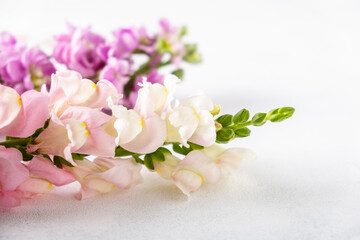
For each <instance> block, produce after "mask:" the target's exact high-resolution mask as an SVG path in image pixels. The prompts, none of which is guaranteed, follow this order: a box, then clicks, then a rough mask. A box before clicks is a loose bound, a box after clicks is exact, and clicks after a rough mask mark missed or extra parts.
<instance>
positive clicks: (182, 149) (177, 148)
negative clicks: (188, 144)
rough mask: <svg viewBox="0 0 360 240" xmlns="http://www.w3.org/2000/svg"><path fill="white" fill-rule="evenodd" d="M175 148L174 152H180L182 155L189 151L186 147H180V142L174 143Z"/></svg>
mask: <svg viewBox="0 0 360 240" xmlns="http://www.w3.org/2000/svg"><path fill="white" fill-rule="evenodd" d="M173 150H174V152H176V153H180V154H182V155H186V154H187V153H188V152H187V151H186V150H185V149H184V148H182V147H180V145H179V144H178V143H173Z"/></svg>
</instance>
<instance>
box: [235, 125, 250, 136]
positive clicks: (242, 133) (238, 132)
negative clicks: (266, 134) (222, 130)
mask: <svg viewBox="0 0 360 240" xmlns="http://www.w3.org/2000/svg"><path fill="white" fill-rule="evenodd" d="M234 132H235V136H236V137H239V138H242V137H248V136H249V135H250V133H251V130H250V129H248V128H247V127H242V128H238V129H235V131H234Z"/></svg>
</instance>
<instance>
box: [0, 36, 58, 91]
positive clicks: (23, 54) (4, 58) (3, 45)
mask: <svg viewBox="0 0 360 240" xmlns="http://www.w3.org/2000/svg"><path fill="white" fill-rule="evenodd" d="M54 72H55V67H54V66H53V64H52V63H51V61H50V59H49V58H48V57H47V56H46V54H45V53H44V52H42V51H41V50H40V49H39V48H38V47H33V48H30V49H27V48H26V47H25V46H23V45H20V44H18V43H17V41H16V39H15V37H13V36H12V35H10V34H9V33H7V32H2V33H1V34H0V81H1V80H2V81H3V84H5V85H6V86H10V87H12V88H14V89H15V90H16V91H17V92H18V93H19V94H21V93H23V92H24V91H26V90H29V89H33V88H35V89H40V87H41V85H42V84H44V83H46V82H48V81H49V79H50V75H51V74H52V73H54Z"/></svg>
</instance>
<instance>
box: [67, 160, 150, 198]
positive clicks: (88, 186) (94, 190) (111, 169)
mask: <svg viewBox="0 0 360 240" xmlns="http://www.w3.org/2000/svg"><path fill="white" fill-rule="evenodd" d="M66 169H67V170H68V171H69V172H71V173H72V174H73V176H74V177H75V178H76V180H77V181H79V182H80V183H81V199H87V198H89V197H93V196H96V195H99V194H103V193H107V192H110V191H112V190H113V189H114V188H115V187H117V188H119V189H129V188H131V187H133V186H135V185H137V184H139V183H142V181H143V178H142V176H141V174H140V170H141V165H139V164H137V163H136V162H135V160H134V159H133V158H96V159H95V160H94V162H91V161H89V160H87V159H84V160H81V161H76V166H75V167H66Z"/></svg>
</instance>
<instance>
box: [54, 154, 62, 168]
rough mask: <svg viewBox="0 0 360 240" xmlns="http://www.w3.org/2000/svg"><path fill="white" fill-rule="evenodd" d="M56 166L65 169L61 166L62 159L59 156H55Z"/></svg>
mask: <svg viewBox="0 0 360 240" xmlns="http://www.w3.org/2000/svg"><path fill="white" fill-rule="evenodd" d="M54 165H55V166H56V167H58V168H63V166H62V164H61V159H60V157H59V156H54Z"/></svg>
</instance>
